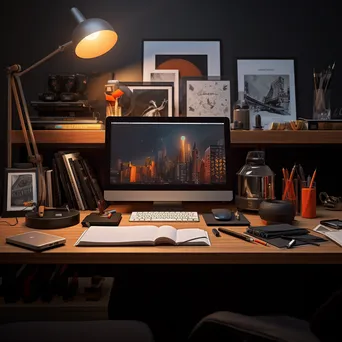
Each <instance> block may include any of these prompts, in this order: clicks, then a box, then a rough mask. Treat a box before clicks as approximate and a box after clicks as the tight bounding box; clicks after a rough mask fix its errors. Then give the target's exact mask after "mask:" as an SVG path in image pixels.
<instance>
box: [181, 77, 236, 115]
mask: <svg viewBox="0 0 342 342" xmlns="http://www.w3.org/2000/svg"><path fill="white" fill-rule="evenodd" d="M183 87H184V90H185V94H184V107H185V108H184V110H183V112H184V113H185V115H186V116H205V117H208V116H216V117H221V116H227V117H229V118H230V112H231V110H230V107H231V99H230V81H229V80H222V79H220V78H216V77H211V78H210V77H209V78H198V79H196V78H185V79H184V85H183Z"/></svg>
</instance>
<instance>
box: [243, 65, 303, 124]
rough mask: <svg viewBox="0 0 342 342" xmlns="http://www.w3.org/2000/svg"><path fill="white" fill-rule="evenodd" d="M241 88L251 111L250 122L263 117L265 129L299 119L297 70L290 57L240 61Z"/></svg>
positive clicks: (262, 121)
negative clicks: (275, 123) (297, 111)
mask: <svg viewBox="0 0 342 342" xmlns="http://www.w3.org/2000/svg"><path fill="white" fill-rule="evenodd" d="M238 91H239V93H240V94H243V96H244V98H245V100H246V102H247V103H248V105H249V110H250V122H251V123H252V125H253V123H254V122H255V116H256V115H257V114H259V115H260V116H261V125H262V126H263V127H264V129H268V128H270V124H271V123H272V122H278V123H282V122H288V121H292V120H296V119H297V114H296V92H295V70H294V61H293V60H291V59H279V60H258V59H256V60H238Z"/></svg>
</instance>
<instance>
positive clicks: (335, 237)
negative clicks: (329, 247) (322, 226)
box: [324, 230, 342, 246]
mask: <svg viewBox="0 0 342 342" xmlns="http://www.w3.org/2000/svg"><path fill="white" fill-rule="evenodd" d="M324 235H325V236H326V237H328V238H329V239H330V240H332V241H334V242H335V243H337V244H338V245H340V246H342V231H340V230H338V231H336V230H335V231H333V232H325V233H324Z"/></svg>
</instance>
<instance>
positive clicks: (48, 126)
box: [32, 123, 104, 130]
mask: <svg viewBox="0 0 342 342" xmlns="http://www.w3.org/2000/svg"><path fill="white" fill-rule="evenodd" d="M32 127H33V128H34V129H39V130H45V129H46V130H50V129H51V130H58V129H61V130H64V129H65V130H67V129H72V130H77V129H80V130H92V129H93V130H103V129H104V125H103V124H56V125H55V124H34V123H32Z"/></svg>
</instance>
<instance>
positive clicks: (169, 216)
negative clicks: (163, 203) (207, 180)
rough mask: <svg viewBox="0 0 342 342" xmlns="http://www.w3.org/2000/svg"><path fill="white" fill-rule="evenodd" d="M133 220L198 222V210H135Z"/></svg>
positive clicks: (131, 217) (131, 219)
mask: <svg viewBox="0 0 342 342" xmlns="http://www.w3.org/2000/svg"><path fill="white" fill-rule="evenodd" d="M129 220H130V221H131V222H163V221H165V222H198V221H199V215H198V212H197V211H133V212H132V214H131V216H130V218H129Z"/></svg>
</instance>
